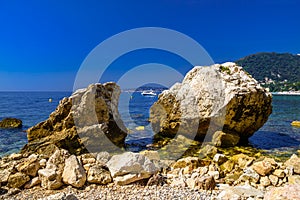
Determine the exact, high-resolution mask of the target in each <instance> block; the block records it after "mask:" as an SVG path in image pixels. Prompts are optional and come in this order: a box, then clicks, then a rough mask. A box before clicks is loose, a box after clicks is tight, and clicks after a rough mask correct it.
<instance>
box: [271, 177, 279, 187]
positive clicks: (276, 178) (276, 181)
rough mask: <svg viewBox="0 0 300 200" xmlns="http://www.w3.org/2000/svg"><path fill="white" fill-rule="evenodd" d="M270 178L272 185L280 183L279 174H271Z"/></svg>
mask: <svg viewBox="0 0 300 200" xmlns="http://www.w3.org/2000/svg"><path fill="white" fill-rule="evenodd" d="M269 179H270V181H271V183H272V185H274V186H276V185H277V183H278V177H277V176H275V175H273V174H271V175H270V176H269Z"/></svg>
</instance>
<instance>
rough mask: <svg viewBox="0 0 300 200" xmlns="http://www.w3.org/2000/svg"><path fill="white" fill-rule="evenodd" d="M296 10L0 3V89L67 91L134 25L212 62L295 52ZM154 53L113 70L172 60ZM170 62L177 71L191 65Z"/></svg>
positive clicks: (240, 1) (253, 4)
mask: <svg viewBox="0 0 300 200" xmlns="http://www.w3.org/2000/svg"><path fill="white" fill-rule="evenodd" d="M299 8H300V1H299V0H267V1H264V0H226V1H225V0H151V1H142V0H135V1H132V0H118V1H117V0H107V1H103V0H89V1H83V0H81V1H80V0H78V1H74V0H64V1H58V0H36V1H33V0H26V1H22V0H19V1H18V0H11V1H6V0H0V25H1V29H0V91H24V90H26V91H28V90H35V91H37V90H38V91H71V90H72V89H73V84H74V79H75V76H76V73H77V71H78V69H79V67H80V66H81V64H82V62H83V60H84V59H85V58H86V56H87V55H88V54H89V52H90V51H91V50H92V49H94V48H95V47H96V46H97V45H98V44H99V43H100V42H102V41H104V40H105V39H107V38H109V37H111V36H113V35H115V34H117V33H119V32H122V31H125V30H128V29H133V28H138V27H164V28H169V29H173V30H176V31H179V32H181V33H184V34H186V35H188V36H190V37H191V38H193V39H195V40H196V41H197V42H198V43H200V44H201V45H202V46H203V47H204V48H205V49H206V51H207V52H208V53H209V54H210V56H211V57H212V58H213V60H214V61H215V62H216V63H219V62H225V61H234V60H237V59H239V58H241V57H244V56H246V55H249V54H253V53H257V52H290V53H293V54H296V53H300V12H299ZM160 53H162V54H163V53H164V52H151V51H149V52H145V54H141V53H140V52H137V53H136V54H135V55H133V56H131V57H130V58H128V59H127V60H128V62H125V61H126V59H125V60H123V62H122V60H121V61H119V62H117V61H116V63H115V65H116V67H115V70H117V71H118V70H119V71H118V72H119V73H121V72H122V70H123V71H124V69H121V68H122V67H121V66H123V65H124V66H126V63H127V65H129V64H128V63H130V62H132V60H141V57H143V56H145V55H148V59H145V60H144V61H145V62H153V60H151V59H153V57H155V56H156V55H157V60H155V59H154V61H155V62H161V61H162V58H169V59H172V55H168V56H167V57H164V56H162V55H161V54H160ZM159 54H160V55H159ZM149 58H151V59H149ZM130 60H131V61H130ZM176 62H177V66H175V67H177V68H178V71H181V72H186V71H188V70H189V69H190V67H191V66H188V65H186V64H184V62H181V61H180V60H178V59H177V60H176ZM173 63H175V61H174V62H173ZM117 64H118V65H117ZM135 64H142V63H139V62H137V63H135ZM163 64H168V62H165V63H163ZM175 65H176V64H175ZM127 67H128V66H127ZM125 68H126V67H125ZM110 76H113V75H112V74H109V73H108V75H107V77H106V78H107V80H110V78H109V77H110Z"/></svg>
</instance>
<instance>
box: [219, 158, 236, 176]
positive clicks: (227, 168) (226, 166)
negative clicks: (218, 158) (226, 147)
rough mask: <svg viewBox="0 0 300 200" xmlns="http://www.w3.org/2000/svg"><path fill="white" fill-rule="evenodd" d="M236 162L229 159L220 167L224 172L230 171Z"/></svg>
mask: <svg viewBox="0 0 300 200" xmlns="http://www.w3.org/2000/svg"><path fill="white" fill-rule="evenodd" d="M234 165H235V163H234V162H233V161H232V160H228V161H226V162H225V163H223V164H222V165H221V166H220V168H221V170H222V171H223V172H224V173H229V172H231V171H232V170H233V169H234Z"/></svg>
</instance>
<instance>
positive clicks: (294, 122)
mask: <svg viewBox="0 0 300 200" xmlns="http://www.w3.org/2000/svg"><path fill="white" fill-rule="evenodd" d="M291 125H292V126H296V127H299V128H300V121H293V122H292V123H291Z"/></svg>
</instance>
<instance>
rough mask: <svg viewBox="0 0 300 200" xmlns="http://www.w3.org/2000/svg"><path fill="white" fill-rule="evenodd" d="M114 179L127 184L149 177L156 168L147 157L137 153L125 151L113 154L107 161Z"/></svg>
mask: <svg viewBox="0 0 300 200" xmlns="http://www.w3.org/2000/svg"><path fill="white" fill-rule="evenodd" d="M107 167H108V168H109V170H110V172H111V175H112V177H113V178H114V181H116V182H117V183H119V184H129V183H132V182H135V181H138V180H142V179H146V178H149V177H150V176H151V175H153V174H155V173H156V172H157V171H158V168H157V167H156V166H155V165H154V164H153V163H152V162H151V161H150V160H149V158H147V157H145V156H144V155H141V154H139V153H132V152H126V153H123V154H119V155H115V156H113V157H112V158H111V159H110V160H109V161H108V163H107Z"/></svg>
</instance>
